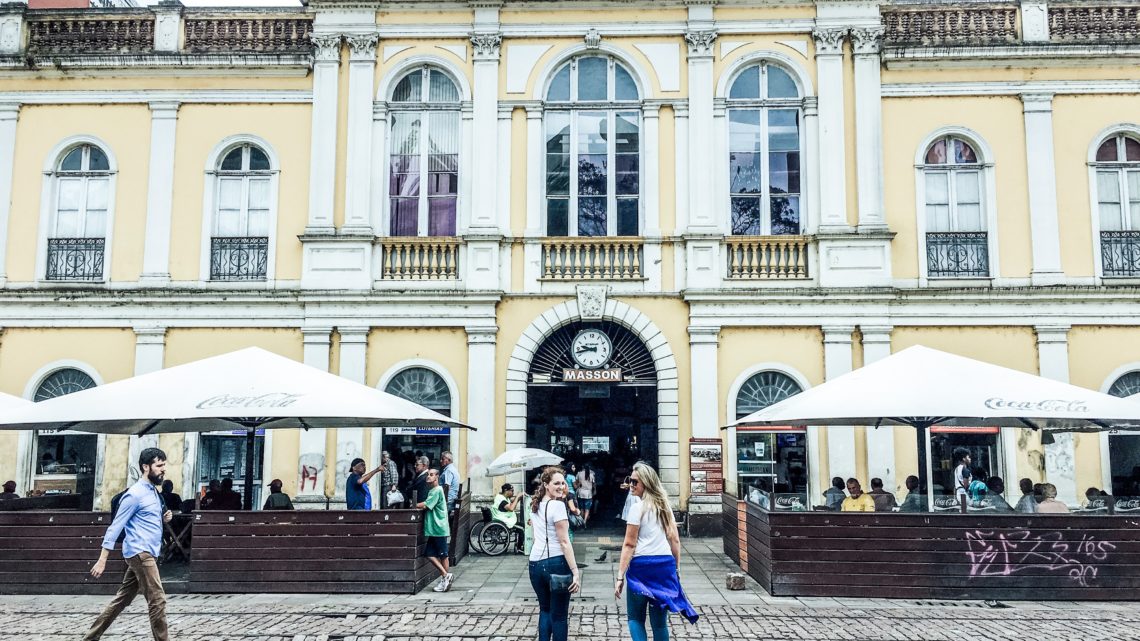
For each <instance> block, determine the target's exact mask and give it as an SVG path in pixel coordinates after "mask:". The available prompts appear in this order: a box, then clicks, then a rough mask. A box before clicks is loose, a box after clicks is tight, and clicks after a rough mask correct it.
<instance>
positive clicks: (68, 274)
mask: <svg viewBox="0 0 1140 641" xmlns="http://www.w3.org/2000/svg"><path fill="white" fill-rule="evenodd" d="M106 243H107V241H106V239H105V238H49V239H48V246H47V250H48V251H47V275H46V276H47V280H86V281H101V280H103V256H104V253H105V250H106Z"/></svg>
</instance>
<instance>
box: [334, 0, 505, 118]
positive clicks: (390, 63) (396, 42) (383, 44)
mask: <svg viewBox="0 0 1140 641" xmlns="http://www.w3.org/2000/svg"><path fill="white" fill-rule="evenodd" d="M468 20H470V17H468ZM455 45H459V46H462V47H467V49H468V51H467V59H466V60H464V59H462V58H460V57H459V56H456V55H455V54H454V53H451V52H450V51H447V50H446V49H441V48H440V47H446V46H455ZM379 47H380V55H379V56H378V60H377V62H376V89H375V95H376V96H377V100H388V98H389V97H390V96H391V94H392V90H393V89H395V88H396V83H397V82H398V81H399V79H400V78H402V77H403V74H400V75H398V76H397V75H392V74H393V71H394V70H395V69H398V68H400V67H401V66H403V65H404V64H406V63H407V60H408V59H409V58H428V59H437V60H439V61H441V62H442V63H445V64H447V65H450V66H452V67H456V68H458V69H460V70H462V73H463V78H461V79H460V80H461V81H462V82H464V83H466V85H467V86H468V87H472V86H473V85H474V82H475V80H474V77H475V76H474V63H473V60H472V57H471V50H470V49H471V42H470V41H469V40H467V39H463V38H438V39H436V38H433V39H432V40H431V41H424V40H412V39H396V38H393V39H391V40H381V41H380V45H379ZM387 47H408V49H405V50H404V51H401V52H399V53H397V54H395V55H393V56H392V57H391V58H388V59H387V60H384V49H385V48H387ZM503 60H504V61H505V58H504V59H503ZM505 66H506V65H505V64H500V67H505ZM408 71H410V69H408ZM390 75H391V78H390V79H389V78H388V77H389V76H390ZM385 79H389V82H388V83H387V84H385ZM341 95H344V96H347V95H348V94H346V93H345V94H341Z"/></svg>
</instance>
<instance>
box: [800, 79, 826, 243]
mask: <svg viewBox="0 0 1140 641" xmlns="http://www.w3.org/2000/svg"><path fill="white" fill-rule="evenodd" d="M804 136H805V143H806V147H807V150H808V153H807V176H806V177H805V178H804V179H805V180H806V183H805V186H806V187H807V196H808V197H807V208H806V209H807V222H806V223H805V224H804V233H805V234H810V235H814V234H815V233H816V231H817V230H818V229H819V200H820V197H821V196H820V190H819V163H820V160H819V155H820V152H821V151H822V150H821V149H820V146H819V98H817V97H815V96H807V97H805V98H804Z"/></svg>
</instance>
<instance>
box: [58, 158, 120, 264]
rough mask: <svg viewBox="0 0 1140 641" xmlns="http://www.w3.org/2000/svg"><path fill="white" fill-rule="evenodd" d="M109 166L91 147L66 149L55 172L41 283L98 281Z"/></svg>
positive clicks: (105, 236)
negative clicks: (42, 280)
mask: <svg viewBox="0 0 1140 641" xmlns="http://www.w3.org/2000/svg"><path fill="white" fill-rule="evenodd" d="M111 175H112V172H111V164H110V162H109V161H108V159H107V154H106V153H105V152H104V151H103V150H102V149H100V148H99V147H96V146H95V145H91V144H82V145H78V146H75V147H72V148H70V149H68V150H67V152H66V153H64V154H63V157H62V158H61V159H60V161H59V163H58V164H57V165H56V168H55V175H54V177H53V180H54V181H55V185H54V189H53V190H52V193H53V194H55V202H54V204H53V211H52V216H51V226H50V231H49V232H48V241H47V272H46V274H45V278H46V279H47V280H81V281H92V280H96V281H97V280H103V279H104V256H105V250H106V241H107V212H108V208H109V207H110V198H111V196H110V194H111Z"/></svg>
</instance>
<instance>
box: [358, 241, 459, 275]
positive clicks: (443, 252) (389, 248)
mask: <svg viewBox="0 0 1140 641" xmlns="http://www.w3.org/2000/svg"><path fill="white" fill-rule="evenodd" d="M376 242H377V243H378V244H379V245H380V249H381V254H380V278H381V279H384V280H458V279H459V247H460V246H461V245H462V241H461V240H460V239H458V238H454V237H451V236H424V237H412V236H407V237H401V236H391V237H387V238H380V239H378V240H377V241H376Z"/></svg>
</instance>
